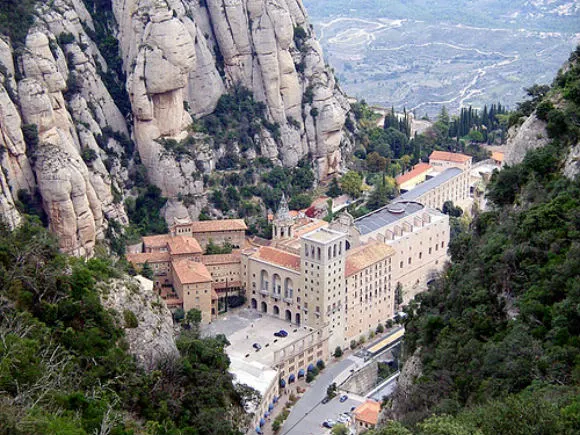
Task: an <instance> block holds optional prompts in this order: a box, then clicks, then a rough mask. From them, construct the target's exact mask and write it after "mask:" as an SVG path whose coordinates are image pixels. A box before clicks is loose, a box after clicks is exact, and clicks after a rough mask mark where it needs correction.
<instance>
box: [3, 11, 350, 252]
mask: <svg viewBox="0 0 580 435" xmlns="http://www.w3.org/2000/svg"><path fill="white" fill-rule="evenodd" d="M106 6H107V5H104V6H103V7H104V8H106ZM110 7H111V10H110V11H109V10H107V11H104V13H103V11H101V10H94V11H90V12H89V11H88V10H87V9H86V8H85V6H84V2H81V1H79V0H54V1H52V2H48V3H45V2H39V3H38V6H37V18H36V22H35V24H34V25H33V27H32V28H31V29H30V30H29V32H28V35H27V37H26V40H25V41H24V45H23V46H22V47H21V48H20V49H19V50H18V51H17V52H16V54H15V52H14V50H13V47H12V46H11V44H10V42H9V41H8V40H5V39H2V38H0V79H1V80H0V150H1V152H0V163H1V165H2V174H0V213H1V216H2V217H3V219H4V220H5V221H6V222H8V224H9V225H10V226H15V225H18V223H19V222H20V220H21V214H20V212H19V211H18V209H17V207H16V206H17V205H18V204H19V203H18V195H19V194H18V192H19V191H27V192H28V193H29V194H30V195H31V196H32V197H34V196H35V195H39V196H40V197H39V198H38V199H39V201H41V202H42V205H43V208H44V210H45V212H46V214H47V216H48V221H49V225H50V228H51V229H52V230H53V231H54V232H55V233H56V234H57V236H58V239H59V241H60V245H61V248H62V249H63V250H64V251H65V252H68V253H71V254H75V255H81V256H90V255H92V252H93V249H94V246H95V244H96V243H97V242H98V240H99V239H102V238H103V237H104V235H105V234H106V232H107V228H108V227H109V222H111V221H112V220H115V221H118V222H119V223H121V224H127V223H128V221H127V215H126V213H125V210H124V209H123V206H122V203H123V200H124V199H125V197H127V196H131V195H134V194H135V192H134V191H132V190H131V188H132V187H133V186H134V181H133V179H132V177H131V174H135V173H136V172H139V173H140V174H141V173H143V171H141V170H140V169H136V168H138V165H140V164H143V165H144V166H145V167H146V169H147V177H148V179H149V182H150V183H152V184H155V185H157V186H158V187H160V188H161V190H162V194H163V195H164V196H166V197H167V198H168V202H167V205H166V207H165V208H164V212H165V216H166V219H167V220H168V221H169V222H172V221H173V218H176V217H177V218H183V219H187V218H195V217H197V215H198V213H199V211H200V209H201V208H202V207H203V206H205V205H206V203H207V199H206V191H205V190H204V184H203V181H202V178H203V177H201V175H203V174H209V173H210V172H211V171H212V170H213V169H214V168H215V166H216V162H217V160H218V159H219V158H221V157H223V156H224V154H225V153H226V149H225V146H224V145H221V144H214V142H212V138H211V137H208V136H207V135H206V136H203V135H200V134H193V133H192V132H191V131H190V128H189V127H190V126H191V124H192V120H194V119H195V118H199V117H202V116H205V115H207V114H210V113H212V112H213V111H214V109H215V108H216V105H217V103H218V101H219V99H220V97H221V96H222V95H224V94H225V93H228V92H231V91H232V90H233V89H234V88H235V87H238V86H243V87H245V88H247V89H249V90H250V91H251V93H252V95H253V96H254V99H255V100H257V101H260V102H263V103H264V104H265V107H266V110H265V117H266V119H267V121H264V124H263V125H266V126H268V129H266V128H265V127H263V128H262V129H261V130H260V131H258V132H256V133H255V137H252V141H253V143H254V144H255V147H254V148H250V149H246V150H245V151H241V149H240V148H241V147H239V146H238V145H237V144H235V143H234V144H233V149H231V148H230V149H229V150H228V151H229V152H235V153H238V154H241V155H242V157H244V158H246V159H249V160H251V159H253V158H255V157H256V156H257V155H258V154H260V155H262V156H265V157H268V158H270V159H271V160H272V161H274V162H275V163H277V164H283V165H286V166H289V167H290V166H294V165H296V163H297V162H298V161H299V160H300V159H301V158H303V157H305V156H307V155H310V156H312V158H313V161H314V163H315V167H316V169H317V172H318V176H319V178H324V177H326V176H328V175H329V174H331V173H333V172H336V171H337V170H339V169H340V167H341V164H342V163H343V160H344V159H345V156H346V155H347V154H348V152H349V151H350V148H351V141H350V139H349V137H348V136H347V135H346V134H345V133H344V130H343V126H344V122H345V116H346V113H347V112H348V110H349V109H350V107H349V104H348V102H347V100H346V98H345V97H344V96H343V95H342V93H341V92H340V90H339V89H338V88H337V86H336V83H335V80H334V76H333V74H332V73H331V72H330V71H329V69H328V68H327V66H326V65H325V63H324V58H323V55H322V50H321V48H320V45H319V44H318V42H317V41H316V40H315V39H314V36H313V34H312V30H311V26H310V25H309V24H308V22H307V19H306V14H305V11H304V7H303V5H302V3H301V1H300V0H212V1H198V0H179V1H178V0H167V1H165V0H164V1H161V0H112V2H111V3H110ZM95 13H97V14H98V21H97V20H96V19H95V18H94V17H93V16H92V15H94V14H95ZM113 16H114V19H113ZM95 17H96V16H95ZM103 17H105V18H103ZM103 20H106V22H103ZM103 29H106V30H105V31H108V32H111V31H112V32H113V33H114V34H115V36H116V40H118V42H119V55H120V56H121V60H120V61H119V62H117V60H118V59H116V58H115V59H112V57H115V53H114V52H113V53H112V52H111V50H110V47H111V44H110V42H111V41H105V42H103V38H105V36H106V35H105V36H103ZM111 29H113V30H111ZM108 37H109V38H112V36H108ZM98 47H106V48H107V47H108V48H107V52H103V53H101V52H100V51H99V48H98ZM113 51H114V50H113ZM103 54H105V55H106V57H107V59H105V57H104V56H103ZM107 62H109V63H111V65H109V64H107ZM121 64H122V66H123V68H122V69H123V71H124V74H125V76H124V75H123V71H121V67H120V65H121ZM121 80H126V82H125V83H122V82H121V83H120V81H121ZM105 83H107V86H105ZM115 83H116V85H115ZM119 84H120V85H121V87H122V86H124V87H125V89H126V90H127V93H128V98H129V101H127V100H123V95H121V94H122V93H123V92H122V89H119ZM113 96H114V98H113ZM120 109H122V110H123V112H122V111H121V110H120ZM266 123H267V124H266ZM23 133H25V134H23ZM130 138H131V139H132V140H133V141H134V143H135V145H136V148H137V151H138V154H134V153H133V146H132V144H131V140H130ZM185 139H187V144H188V147H189V151H188V153H186V154H179V155H176V154H175V153H174V152H172V151H171V150H168V148H167V147H166V146H164V143H166V142H164V141H166V140H176V141H183V140H185ZM127 144H131V146H130V147H129V148H131V149H130V150H129V149H127ZM230 145H231V144H230ZM184 197H187V202H186V205H187V207H186V206H185V205H184V203H183V201H182V199H183V198H184Z"/></svg>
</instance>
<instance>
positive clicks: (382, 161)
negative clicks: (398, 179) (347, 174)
mask: <svg viewBox="0 0 580 435" xmlns="http://www.w3.org/2000/svg"><path fill="white" fill-rule="evenodd" d="M366 162H367V169H368V170H369V171H370V172H384V170H385V169H386V168H387V159H386V158H385V157H382V156H381V155H380V154H379V153H377V152H376V151H374V152H372V153H369V154H367V157H366Z"/></svg>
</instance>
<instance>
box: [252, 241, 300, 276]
mask: <svg viewBox="0 0 580 435" xmlns="http://www.w3.org/2000/svg"><path fill="white" fill-rule="evenodd" d="M254 258H259V259H261V260H264V261H267V262H269V263H274V264H277V265H279V266H283V267H287V268H289V269H294V270H298V271H299V270H300V256H299V255H294V254H290V253H289V252H284V251H281V250H280V249H276V248H270V247H269V246H263V247H261V248H260V249H258V252H256V254H254Z"/></svg>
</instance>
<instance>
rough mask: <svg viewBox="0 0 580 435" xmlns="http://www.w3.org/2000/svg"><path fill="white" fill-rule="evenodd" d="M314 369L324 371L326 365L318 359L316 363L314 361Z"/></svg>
mask: <svg viewBox="0 0 580 435" xmlns="http://www.w3.org/2000/svg"><path fill="white" fill-rule="evenodd" d="M316 367H318V370H321V371H322V370H324V367H326V365H325V364H324V361H322V360H321V359H319V360H318V361H316Z"/></svg>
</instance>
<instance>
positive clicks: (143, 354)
mask: <svg viewBox="0 0 580 435" xmlns="http://www.w3.org/2000/svg"><path fill="white" fill-rule="evenodd" d="M100 294H101V302H102V304H103V306H104V307H105V308H107V309H111V310H113V312H115V313H116V319H117V323H118V324H119V326H121V327H122V328H123V329H124V331H125V337H126V339H127V342H128V344H129V352H130V353H131V354H132V355H134V356H135V358H136V360H137V362H138V363H139V365H141V366H142V367H143V368H145V369H146V370H153V369H155V368H156V367H157V366H158V364H159V363H160V362H163V361H164V360H167V359H172V358H175V357H177V356H178V355H179V353H178V350H177V346H176V345H175V339H174V331H173V319H172V317H171V312H170V311H169V309H168V308H167V306H166V305H165V302H164V301H163V299H161V298H160V297H159V296H158V295H156V294H155V292H154V291H153V282H152V281H150V280H148V279H146V278H143V277H142V276H137V277H135V278H129V277H125V278H124V279H117V280H112V281H110V282H108V283H107V284H106V285H103V286H102V287H101V288H100Z"/></svg>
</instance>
